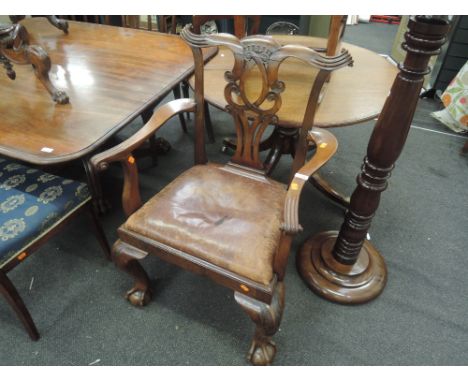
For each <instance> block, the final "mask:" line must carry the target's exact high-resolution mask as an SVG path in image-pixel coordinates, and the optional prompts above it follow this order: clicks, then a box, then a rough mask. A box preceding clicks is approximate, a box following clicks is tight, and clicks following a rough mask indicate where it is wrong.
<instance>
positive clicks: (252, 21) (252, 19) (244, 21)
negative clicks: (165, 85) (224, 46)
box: [182, 15, 261, 143]
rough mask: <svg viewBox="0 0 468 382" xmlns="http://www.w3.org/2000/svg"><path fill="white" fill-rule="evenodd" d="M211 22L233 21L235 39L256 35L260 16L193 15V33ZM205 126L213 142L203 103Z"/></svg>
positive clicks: (186, 85) (185, 85)
mask: <svg viewBox="0 0 468 382" xmlns="http://www.w3.org/2000/svg"><path fill="white" fill-rule="evenodd" d="M211 20H214V21H216V20H233V22H234V35H235V36H236V37H237V38H243V37H245V36H249V35H254V34H257V33H258V30H259V28H260V22H261V16H231V15H194V16H192V25H193V31H194V32H195V33H197V34H201V27H202V25H203V24H205V23H206V22H207V21H211ZM188 89H189V86H188V83H187V82H184V83H183V86H182V91H183V94H184V97H186V98H187V97H188V96H189V91H188ZM205 125H206V132H207V134H208V139H209V141H210V142H211V143H213V142H214V141H215V135H214V130H213V124H212V123H211V116H210V109H209V107H208V103H205Z"/></svg>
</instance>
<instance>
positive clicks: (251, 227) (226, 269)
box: [91, 26, 352, 365]
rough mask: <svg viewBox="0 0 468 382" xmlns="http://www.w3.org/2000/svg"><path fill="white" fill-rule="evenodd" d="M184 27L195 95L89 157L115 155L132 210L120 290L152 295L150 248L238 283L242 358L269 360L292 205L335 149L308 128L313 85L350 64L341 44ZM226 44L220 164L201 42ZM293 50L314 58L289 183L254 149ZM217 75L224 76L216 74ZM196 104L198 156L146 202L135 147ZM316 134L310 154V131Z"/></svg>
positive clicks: (271, 115) (100, 163)
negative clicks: (125, 285)
mask: <svg viewBox="0 0 468 382" xmlns="http://www.w3.org/2000/svg"><path fill="white" fill-rule="evenodd" d="M181 36H182V37H183V38H184V39H185V40H186V41H187V42H188V43H189V44H190V45H191V47H192V50H193V55H194V58H195V100H192V99H180V100H175V101H173V102H170V103H168V104H166V105H164V106H162V107H160V108H159V109H157V110H156V111H155V113H154V115H153V117H152V119H151V120H150V121H149V122H148V124H147V125H146V126H145V127H143V128H142V129H141V130H140V131H139V132H138V133H137V134H135V135H134V136H132V137H131V138H129V139H128V140H127V141H126V142H123V143H122V144H120V145H119V146H117V147H114V148H112V149H110V150H108V151H106V152H103V153H100V154H98V155H96V156H94V157H93V158H92V159H91V163H92V165H93V166H94V167H95V169H96V170H102V169H105V168H107V166H108V165H109V163H110V162H114V161H119V162H121V164H122V166H123V168H124V178H125V184H124V193H123V207H124V210H125V212H126V214H127V216H129V218H128V220H127V221H126V222H125V223H124V224H123V225H122V226H121V227H120V228H119V230H118V235H119V240H118V241H117V242H116V243H115V244H114V249H113V259H114V261H115V262H116V264H117V265H118V266H119V267H120V268H122V269H123V270H124V271H126V272H128V273H129V274H130V275H131V276H133V277H134V278H135V285H134V287H133V288H132V289H131V290H130V291H129V292H128V294H127V298H128V299H129V301H130V302H131V303H132V304H134V305H144V304H146V303H147V302H148V301H149V300H150V299H151V287H150V281H149V278H148V276H147V274H146V272H145V271H144V269H143V268H142V267H141V265H140V264H139V262H138V260H141V259H143V258H144V257H146V256H147V255H148V254H153V255H158V256H160V257H161V258H162V259H164V260H166V261H168V262H170V263H173V264H176V265H178V266H180V267H182V268H185V269H188V270H190V271H193V272H196V273H200V274H202V275H206V276H208V277H210V278H211V279H212V280H214V281H215V282H217V283H220V284H221V285H224V286H226V287H228V288H231V289H233V290H234V291H235V294H234V295H235V299H236V301H237V302H238V303H239V304H240V305H241V307H242V308H243V309H244V310H245V311H246V312H247V314H248V315H249V316H250V318H251V319H252V320H253V321H254V322H255V324H256V331H255V335H254V339H253V342H252V346H251V348H250V351H249V354H248V358H249V359H250V361H251V362H252V363H253V364H257V365H264V364H270V363H271V362H272V360H273V357H274V355H275V352H276V347H275V345H274V343H273V342H272V340H271V336H273V335H274V334H275V332H276V331H277V329H278V326H279V323H280V320H281V315H282V311H283V306H284V285H283V281H284V275H285V267H286V263H287V258H288V255H289V251H290V246H291V241H292V239H293V237H294V235H295V234H296V233H297V232H298V231H300V230H301V229H302V228H301V226H300V224H299V220H298V213H299V211H298V205H299V198H300V194H301V191H302V187H303V185H304V183H305V182H306V181H307V179H308V178H309V177H310V176H311V175H312V174H313V173H314V172H316V171H317V170H318V168H320V167H321V166H322V165H323V164H325V163H326V162H327V160H328V159H329V158H330V157H331V156H332V155H333V153H334V152H335V150H336V139H335V138H334V136H333V135H332V134H331V133H328V132H326V131H324V130H321V129H312V130H310V129H311V128H312V125H313V122H314V114H315V110H316V106H317V101H318V97H319V94H320V89H321V87H322V85H323V83H324V81H325V80H326V78H327V75H328V73H329V72H330V71H333V70H336V69H339V68H342V67H344V66H347V65H351V64H352V59H351V56H350V55H349V54H348V53H347V52H343V53H342V54H341V55H339V56H336V57H325V56H322V55H320V54H319V53H317V52H315V51H314V50H312V49H310V48H306V47H301V46H295V45H286V46H281V45H280V44H278V43H277V42H275V41H274V40H273V39H272V38H271V37H270V36H252V37H245V38H244V39H242V40H240V41H239V39H237V38H236V37H235V36H233V35H228V34H219V35H202V36H201V35H197V34H194V33H192V32H191V31H190V29H189V26H187V27H186V28H184V30H183V31H182V33H181ZM208 46H224V47H226V48H230V49H232V51H233V52H234V54H235V57H236V60H235V64H234V65H233V67H232V69H231V70H230V71H227V72H226V81H227V84H226V86H224V94H225V95H226V102H227V103H228V107H227V109H228V111H229V113H230V114H231V115H232V117H233V119H234V121H235V125H236V131H237V150H236V152H235V154H234V156H233V157H232V158H231V161H230V162H229V163H228V164H227V165H225V166H223V165H219V164H214V163H208V162H207V157H206V152H205V136H204V115H203V114H204V106H203V104H204V93H203V75H204V72H206V71H204V68H203V60H202V54H201V48H202V47H208ZM286 59H296V60H301V61H304V62H306V63H307V64H308V65H311V66H312V67H313V68H314V69H315V70H316V71H317V75H316V76H314V77H313V78H312V79H311V83H310V87H309V94H308V96H307V97H308V102H307V107H306V111H305V115H304V121H303V125H302V127H301V128H300V134H299V139H298V145H297V150H296V156H295V159H294V163H293V165H292V169H291V174H292V176H291V183H290V184H289V188H288V187H286V185H283V184H281V183H278V182H276V181H274V180H272V179H270V178H268V177H267V176H266V173H265V166H264V164H263V162H262V161H261V160H260V158H259V143H260V140H261V137H262V135H263V133H264V131H265V129H266V127H267V126H268V125H269V124H276V123H277V122H278V119H277V112H278V111H279V110H280V107H281V105H282V101H281V99H282V94H283V91H284V90H285V88H287V84H285V83H283V82H282V80H283V78H282V76H281V70H280V73H279V74H278V69H280V66H282V62H283V61H285V60H286ZM253 66H255V67H257V69H258V73H259V74H258V75H259V76H260V78H262V79H263V81H261V83H260V84H259V83H258V82H257V83H256V86H257V90H258V92H257V96H256V97H254V98H252V97H248V96H247V93H246V89H250V85H249V83H250V81H251V78H250V77H248V76H246V74H247V71H246V69H247V68H250V67H253ZM219 85H221V83H220V84H219ZM185 111H194V112H195V122H196V127H195V129H196V136H195V164H196V165H195V166H194V167H192V168H191V169H189V170H188V171H186V172H184V173H183V174H181V175H180V176H178V177H177V178H176V179H175V180H174V181H173V182H171V183H170V184H169V185H168V186H166V187H165V188H164V189H163V190H162V191H161V192H159V193H158V194H157V195H155V196H154V197H153V198H151V199H150V200H149V201H148V202H146V203H145V204H143V203H142V201H141V199H140V195H139V191H138V172H137V168H136V166H135V160H134V159H133V156H132V151H133V150H135V148H137V147H138V146H139V145H140V144H141V143H142V142H143V141H144V140H145V139H146V137H148V136H149V135H150V134H153V133H154V132H155V131H157V130H158V129H159V128H160V127H161V126H162V125H163V124H164V123H165V122H166V121H167V120H168V119H169V118H171V117H172V116H174V115H176V114H177V113H182V112H185ZM308 134H310V136H311V137H312V139H314V141H315V142H316V144H317V152H316V153H315V155H314V156H313V157H312V159H310V161H308V162H307V163H304V162H305V161H306V153H307V136H308Z"/></svg>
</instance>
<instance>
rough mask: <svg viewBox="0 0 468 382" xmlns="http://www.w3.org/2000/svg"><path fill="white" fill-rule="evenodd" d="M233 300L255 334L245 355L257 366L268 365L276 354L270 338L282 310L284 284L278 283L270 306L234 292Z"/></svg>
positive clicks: (277, 326)
mask: <svg viewBox="0 0 468 382" xmlns="http://www.w3.org/2000/svg"><path fill="white" fill-rule="evenodd" d="M234 298H235V299H236V301H237V303H238V304H239V305H240V306H241V307H242V309H243V310H244V311H245V312H246V313H247V314H248V315H249V317H250V318H251V319H252V321H253V322H254V323H255V325H256V328H255V334H254V338H253V341H252V345H251V346H250V350H249V352H248V354H247V358H248V360H249V361H250V362H251V363H252V364H253V365H257V366H264V365H270V364H271V363H272V362H273V359H274V357H275V354H276V344H275V343H274V342H273V340H272V339H271V337H272V336H273V335H274V334H275V333H276V332H277V330H278V328H279V325H280V322H281V317H282V315H283V309H284V284H283V283H282V282H280V283H278V286H277V288H276V291H275V293H274V295H273V299H272V301H271V304H270V305H268V304H265V303H264V302H261V301H258V300H255V299H254V298H252V297H248V296H246V295H244V294H242V293H239V292H235V293H234Z"/></svg>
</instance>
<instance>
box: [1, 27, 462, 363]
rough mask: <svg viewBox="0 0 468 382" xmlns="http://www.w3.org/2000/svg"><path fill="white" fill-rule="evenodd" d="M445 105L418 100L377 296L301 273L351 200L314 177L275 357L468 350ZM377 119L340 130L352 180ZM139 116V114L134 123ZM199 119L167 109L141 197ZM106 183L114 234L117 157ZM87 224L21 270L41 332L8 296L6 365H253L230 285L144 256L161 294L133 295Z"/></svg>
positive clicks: (348, 181) (339, 168)
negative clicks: (331, 292)
mask: <svg viewBox="0 0 468 382" xmlns="http://www.w3.org/2000/svg"><path fill="white" fill-rule="evenodd" d="M381 26H382V25H381V24H375V27H374V28H375V30H377V31H378V30H380V29H379V28H380V27H381ZM366 33H367V32H366ZM377 34H378V33H377V32H376V35H377ZM379 38H381V37H379ZM390 38H391V37H390ZM438 107H439V104H438V103H437V102H436V101H430V100H422V101H420V103H419V106H418V110H417V112H416V116H415V119H414V121H413V124H414V125H415V126H417V127H415V128H413V129H411V132H410V134H409V137H408V141H407V144H406V147H405V150H404V152H403V154H402V155H401V157H400V159H399V160H398V163H397V166H396V168H395V171H394V173H393V176H392V178H391V180H390V185H389V188H388V190H387V191H385V193H384V194H383V196H382V201H381V205H380V208H379V210H378V212H377V215H376V217H375V219H374V221H373V223H372V227H371V229H370V235H371V239H372V242H373V244H374V245H375V246H376V247H377V248H378V249H379V250H380V251H381V253H382V255H383V256H384V257H385V259H386V263H387V266H388V274H389V278H388V284H387V286H386V288H385V290H384V292H383V294H382V295H381V296H380V297H379V298H378V299H376V300H375V301H373V302H371V303H368V304H365V305H362V306H341V305H336V304H333V303H330V302H327V301H325V300H323V299H321V298H319V297H317V296H315V295H314V294H313V293H311V292H310V290H309V289H308V288H307V287H306V285H305V284H304V283H303V282H302V280H301V279H300V277H299V276H298V274H297V272H296V268H295V261H294V260H295V259H294V258H295V253H296V250H297V248H298V247H299V246H300V244H301V243H302V242H303V241H304V240H305V238H306V237H307V235H308V234H313V233H317V232H320V231H324V230H329V229H335V230H336V229H338V228H339V227H340V225H341V223H342V221H343V210H342V209H341V208H340V207H338V206H336V205H335V204H333V203H332V202H330V201H328V200H327V199H326V198H324V197H323V196H322V195H321V194H320V193H319V192H318V191H316V190H315V189H314V188H312V187H311V186H308V187H306V189H305V191H304V194H303V197H302V202H301V223H302V224H303V226H304V232H305V233H304V234H302V235H299V236H298V237H297V238H296V240H295V242H294V248H293V250H292V251H291V256H290V261H289V267H288V271H287V276H286V307H285V311H284V316H283V321H282V324H281V327H280V330H279V332H278V333H277V334H276V336H275V341H276V343H277V345H278V353H277V357H276V360H275V364H276V365H466V364H467V363H468V314H467V312H468V300H467V297H466V296H467V295H468V287H467V282H466V280H467V277H466V274H467V270H468V256H467V250H466V248H467V247H468V238H467V234H466V232H467V227H468V214H467V209H468V203H467V201H466V193H467V190H468V176H467V170H468V156H461V155H460V154H459V150H460V148H461V146H462V145H463V142H464V139H462V138H461V137H460V136H457V135H455V134H453V135H450V134H449V135H447V134H440V133H447V130H446V129H444V128H443V127H441V126H440V125H439V124H438V122H437V121H435V120H432V119H431V118H430V117H428V113H429V111H431V110H435V109H437V108H438ZM211 111H212V117H213V122H214V126H215V131H216V137H217V139H216V143H214V144H210V145H208V146H209V148H208V149H209V156H210V159H211V160H212V161H226V160H227V159H228V157H227V156H226V155H225V154H223V153H221V152H220V147H221V139H222V137H224V136H228V135H232V130H231V127H232V124H231V123H230V121H229V120H228V117H227V115H226V114H224V113H221V112H218V111H216V110H215V109H213V108H212V109H211ZM373 124H374V123H373V122H368V123H364V124H360V125H356V126H349V127H345V128H336V129H333V133H334V134H336V136H337V138H338V140H339V142H340V147H339V149H338V152H337V154H336V155H335V156H334V158H333V159H332V160H331V161H330V162H329V164H327V166H326V168H325V170H324V172H323V173H324V175H326V176H327V178H328V179H329V180H330V181H331V182H332V183H333V184H334V185H335V186H336V187H337V188H338V189H340V190H342V191H343V192H346V193H351V192H352V190H353V189H354V187H355V177H356V175H357V174H358V172H359V168H360V165H361V162H362V158H363V156H364V155H365V150H366V146H367V141H368V138H369V135H370V133H371V131H372V127H373ZM139 126H141V123H140V121H136V122H135V123H134V124H133V125H132V128H137V127H139ZM418 127H424V128H429V129H434V130H436V131H437V132H430V131H426V130H421V129H419V128H418ZM189 129H190V132H189V134H184V133H183V132H182V130H181V128H180V126H179V123H178V120H177V119H174V120H173V121H171V122H169V123H168V124H167V126H165V127H164V128H163V129H162V131H161V134H160V135H161V136H163V137H165V138H167V139H168V140H169V141H170V142H171V144H172V146H173V149H172V150H171V151H170V152H169V153H168V154H167V155H164V156H161V157H160V158H159V162H158V166H156V167H151V163H150V161H149V160H142V161H139V166H140V169H141V184H142V195H143V198H144V199H147V198H148V197H150V196H151V195H153V194H154V193H155V192H157V191H158V190H160V189H161V188H162V187H163V186H164V185H166V184H167V183H168V182H169V181H170V180H172V179H174V178H175V177H176V176H177V175H178V174H180V173H181V172H182V171H183V170H185V169H187V168H189V167H190V166H191V165H192V157H193V154H192V153H193V133H192V131H193V119H192V121H190V123H189ZM448 133H449V132H448ZM127 134H128V132H127ZM290 163H291V160H290V159H289V158H283V159H282V161H281V163H280V165H279V167H278V169H277V170H276V172H275V174H274V176H275V178H277V179H280V180H283V181H284V180H286V178H287V172H288V166H289V165H290ZM103 184H104V187H105V191H106V193H107V195H108V196H109V198H110V200H111V202H112V204H113V206H114V208H113V210H112V211H111V213H109V214H107V215H105V216H104V217H103V218H102V222H103V225H104V227H105V230H106V233H107V235H108V238H109V241H110V242H113V241H114V240H115V238H116V233H115V232H116V228H117V227H118V226H119V224H121V223H122V222H123V220H124V218H123V213H122V212H121V209H120V204H119V192H120V187H121V174H120V170H119V168H118V167H112V168H111V169H110V171H108V172H107V173H105V174H104V175H103ZM89 228H90V227H89V224H88V222H87V220H86V218H85V217H83V218H80V219H78V220H77V221H76V222H74V223H73V224H71V225H70V226H69V227H68V228H67V229H66V230H65V231H64V233H63V234H61V235H59V237H57V238H56V239H55V240H53V241H50V242H49V243H48V244H47V245H45V246H44V247H43V248H42V249H41V250H39V251H37V252H36V253H35V254H34V255H33V256H31V257H30V258H28V260H27V261H25V262H24V263H23V264H21V265H20V266H18V267H17V268H16V269H14V270H13V271H12V272H11V273H10V276H11V279H12V280H13V282H14V283H15V285H16V286H17V288H18V290H19V292H20V294H21V295H22V296H23V299H24V300H25V303H26V305H27V306H28V308H29V310H30V312H31V314H32V316H33V318H34V320H35V322H36V324H37V327H38V329H39V331H40V333H41V339H40V340H39V341H38V342H32V341H30V339H29V337H28V336H27V334H26V333H25V331H24V329H23V327H22V326H21V324H20V322H19V321H18V320H17V319H16V317H15V315H14V314H13V312H12V311H11V310H10V308H9V306H7V304H6V303H5V302H4V301H3V300H0V364H1V365H88V364H90V363H93V362H94V363H95V364H97V365H246V364H247V362H246V360H245V353H246V352H247V350H248V347H249V345H250V340H251V336H252V334H253V324H252V323H251V321H250V320H249V318H248V317H247V316H246V315H245V314H244V312H243V311H242V310H241V309H240V308H239V307H238V306H237V304H236V303H235V301H234V299H233V293H232V292H231V291H230V290H228V289H225V288H223V287H220V286H218V285H216V284H214V283H213V282H211V281H209V280H208V279H205V278H203V277H200V276H196V275H193V274H191V273H188V272H185V271H183V270H180V269H178V268H176V267H173V266H171V265H168V264H166V263H164V262H163V261H160V260H159V259H157V258H148V259H146V260H145V261H144V266H145V268H146V269H147V271H148V273H149V275H150V276H151V277H152V278H153V279H154V289H155V295H154V299H153V301H152V303H151V304H150V305H148V306H147V307H145V308H143V309H139V308H135V307H133V306H131V305H130V304H129V303H128V302H127V301H125V299H124V298H123V295H124V293H125V291H126V289H127V288H129V287H130V286H131V280H130V278H129V277H127V276H126V275H125V274H123V273H122V272H120V271H119V270H118V269H116V268H115V267H114V266H113V265H112V264H111V263H108V262H107V261H106V260H104V257H103V255H102V254H101V252H100V248H99V246H98V245H97V242H96V240H95V239H94V237H93V236H92V235H91V234H90V229H89ZM32 280H33V282H32V287H31V289H30V286H31V281H32ZM98 360H99V361H98Z"/></svg>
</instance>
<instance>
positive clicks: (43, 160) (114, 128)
mask: <svg viewBox="0 0 468 382" xmlns="http://www.w3.org/2000/svg"><path fill="white" fill-rule="evenodd" d="M22 24H23V25H24V26H25V27H27V28H28V30H29V31H30V34H31V39H32V40H33V41H34V42H35V43H38V44H40V45H41V46H43V47H44V48H45V49H47V53H48V54H49V56H50V58H51V60H52V63H53V64H52V69H51V77H52V80H53V82H54V83H55V84H56V85H57V86H58V87H60V88H62V89H64V90H65V91H66V92H67V94H68V95H69V97H70V104H68V105H60V107H58V106H57V105H55V104H54V103H53V102H51V100H50V98H49V95H48V94H47V93H45V92H44V91H43V89H42V88H41V84H40V82H39V80H38V79H36V77H35V76H34V73H33V71H32V68H31V67H27V66H18V67H16V71H17V74H18V76H17V79H16V80H15V81H11V80H10V79H9V78H8V77H7V76H0V88H1V89H2V91H1V92H0V114H1V116H2V118H1V119H0V154H3V155H5V156H8V157H11V158H16V159H20V160H23V161H27V162H30V163H34V164H43V165H45V164H49V165H50V164H55V163H63V162H67V161H71V160H75V159H83V161H84V163H85V166H86V168H87V169H88V170H90V168H89V167H88V166H87V161H88V156H89V155H90V154H91V153H93V152H94V151H95V150H97V149H99V147H100V146H101V145H102V144H103V143H104V142H105V141H106V140H108V139H109V138H110V137H112V136H113V135H114V134H115V133H117V132H118V131H119V130H121V129H122V128H123V127H125V126H126V125H127V124H128V123H129V122H131V121H132V120H133V119H135V118H137V117H138V116H139V115H140V114H141V113H142V112H143V111H145V110H147V109H149V108H151V107H153V106H154V105H156V104H157V103H158V102H160V100H161V99H162V98H164V97H165V96H166V94H168V93H169V92H170V91H171V90H172V89H173V88H174V86H175V85H176V84H177V83H179V82H180V81H181V80H182V79H184V78H186V77H187V76H189V75H190V74H191V73H192V72H193V58H192V54H191V51H190V49H189V48H188V47H187V46H186V44H185V43H184V42H183V41H182V40H181V39H180V37H179V36H174V35H169V34H160V33H150V32H145V31H140V30H137V29H125V30H124V29H122V28H119V27H112V26H107V25H100V24H92V23H82V22H74V21H69V26H70V32H69V34H67V35H65V34H63V33H62V32H61V31H59V30H57V29H55V28H53V27H51V26H50V25H49V24H48V22H47V21H46V20H45V19H43V18H34V19H25V20H23V21H22ZM205 53H206V56H205V57H207V58H208V57H210V56H212V55H213V54H214V53H215V50H214V49H211V50H209V51H206V52H205ZM5 89H6V90H7V91H4V90H5ZM90 179H91V180H90V185H92V184H93V181H92V179H93V174H91V173H90ZM95 184H97V183H96V182H95ZM97 187H98V186H96V187H95V189H94V190H93V192H94V193H97V194H99V190H98V189H96V188H97ZM97 200H100V199H97ZM101 202H102V200H101Z"/></svg>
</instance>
